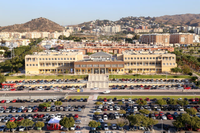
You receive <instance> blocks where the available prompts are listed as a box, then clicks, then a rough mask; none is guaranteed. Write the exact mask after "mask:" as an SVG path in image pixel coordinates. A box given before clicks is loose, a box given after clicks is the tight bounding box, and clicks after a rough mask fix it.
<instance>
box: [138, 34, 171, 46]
mask: <svg viewBox="0 0 200 133" xmlns="http://www.w3.org/2000/svg"><path fill="white" fill-rule="evenodd" d="M140 41H141V42H142V43H147V44H150V43H153V44H169V42H170V34H143V35H142V36H141V37H140Z"/></svg>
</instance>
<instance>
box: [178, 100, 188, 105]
mask: <svg viewBox="0 0 200 133" xmlns="http://www.w3.org/2000/svg"><path fill="white" fill-rule="evenodd" d="M177 103H178V104H179V105H181V106H185V105H188V104H189V102H188V101H187V100H177Z"/></svg>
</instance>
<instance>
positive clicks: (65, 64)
mask: <svg viewBox="0 0 200 133" xmlns="http://www.w3.org/2000/svg"><path fill="white" fill-rule="evenodd" d="M26 66H38V64H26ZM40 66H72V67H73V64H72V63H71V64H70V63H52V64H51V63H40Z"/></svg>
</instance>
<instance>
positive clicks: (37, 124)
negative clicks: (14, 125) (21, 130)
mask: <svg viewBox="0 0 200 133" xmlns="http://www.w3.org/2000/svg"><path fill="white" fill-rule="evenodd" d="M35 127H37V128H40V129H41V128H42V127H44V122H41V121H38V122H36V123H35Z"/></svg>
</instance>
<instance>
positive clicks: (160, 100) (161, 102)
mask: <svg viewBox="0 0 200 133" xmlns="http://www.w3.org/2000/svg"><path fill="white" fill-rule="evenodd" d="M156 103H157V104H159V105H166V104H167V102H166V100H164V99H159V100H157V101H156Z"/></svg>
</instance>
